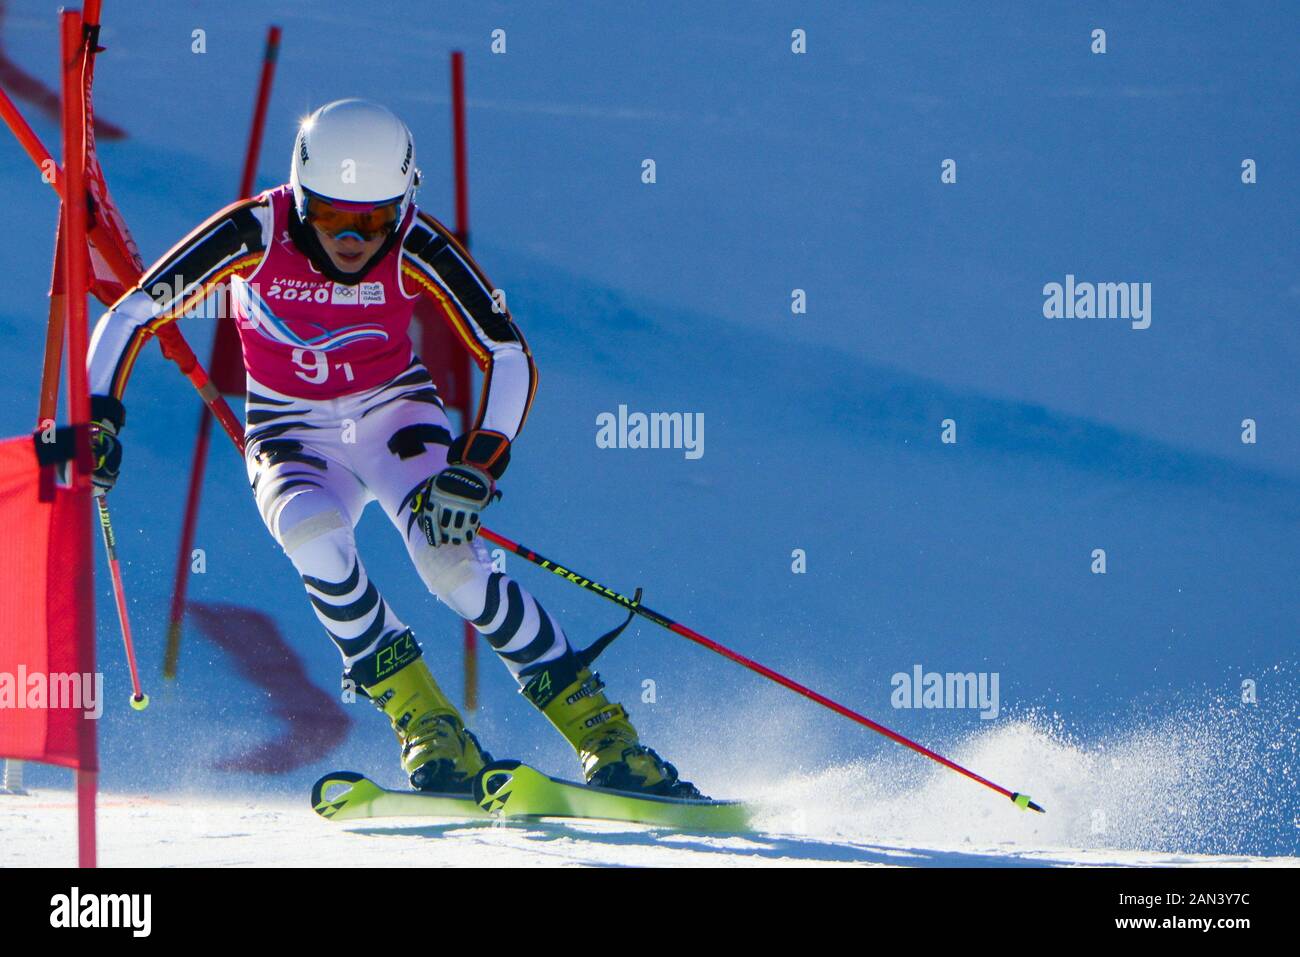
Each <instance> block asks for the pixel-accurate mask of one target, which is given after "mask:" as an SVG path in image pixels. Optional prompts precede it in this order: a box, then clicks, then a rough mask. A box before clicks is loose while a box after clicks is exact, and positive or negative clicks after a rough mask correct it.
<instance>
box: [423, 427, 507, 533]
mask: <svg viewBox="0 0 1300 957" xmlns="http://www.w3.org/2000/svg"><path fill="white" fill-rule="evenodd" d="M509 461H510V440H509V439H507V438H506V437H505V436H504V435H502V434H501V433H500V432H490V431H487V430H485V429H474V430H471V431H470V432H467V433H465V434H464V435H462V436H461V437H460V438H458V439H456V441H454V442H452V444H451V447H450V448H449V449H448V450H447V463H448V464H447V467H446V468H445V469H443V470H442V471H441V472H439V473H438V474H437V475H435V476H433V477H432V478H430V479H429V480H428V481H427V482H425V483H424V485H422V486H421V487H420V489H419V491H418V492H416V495H415V499H414V500H413V501H412V502H411V509H412V510H413V511H414V512H415V513H416V516H417V520H418V521H419V523H420V528H421V529H422V530H423V531H424V537H425V538H426V539H428V541H429V544H430V545H432V546H434V547H435V548H436V547H437V546H439V545H461V544H464V543H465V542H472V541H473V540H474V536H475V535H477V534H478V530H479V513H480V512H482V511H483V509H485V508H487V507H488V506H489V505H490V504H492V502H493V501H494V500H495V499H498V498H500V497H501V493H500V492H499V491H497V487H496V479H498V478H500V477H501V475H502V473H504V472H505V470H506V465H507V463H509Z"/></svg>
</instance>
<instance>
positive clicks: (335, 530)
mask: <svg viewBox="0 0 1300 957" xmlns="http://www.w3.org/2000/svg"><path fill="white" fill-rule="evenodd" d="M278 537H279V542H280V547H281V548H283V549H284V553H285V554H286V555H288V556H289V560H290V561H292V562H293V564H294V567H295V568H297V569H298V572H299V574H303V575H311V576H313V577H315V578H324V579H326V580H331V581H332V580H337V579H340V578H342V577H343V576H345V575H347V574H348V572H350V571H351V569H352V562H353V560H354V558H355V556H356V551H357V545H356V537H355V536H354V534H353V532H352V526H351V524H350V523H348V522H347V521H346V520H345V519H344V518H343V515H342V513H341V512H339V511H338V510H337V509H327V510H326V511H323V512H317V513H315V514H314V515H309V516H307V517H306V518H303V519H301V520H299V521H297V522H295V523H294V524H293V525H290V526H288V527H287V528H286V527H284V526H283V525H282V526H281V527H280V534H279V536H278Z"/></svg>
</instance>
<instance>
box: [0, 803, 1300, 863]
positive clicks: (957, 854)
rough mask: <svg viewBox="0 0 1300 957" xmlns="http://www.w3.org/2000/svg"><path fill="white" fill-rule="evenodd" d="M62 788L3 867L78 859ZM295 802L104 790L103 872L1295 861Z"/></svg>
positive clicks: (7, 816) (26, 824)
mask: <svg viewBox="0 0 1300 957" xmlns="http://www.w3.org/2000/svg"><path fill="white" fill-rule="evenodd" d="M75 807H76V806H75V803H74V802H73V800H72V796H71V794H70V793H69V792H64V791H44V790H42V791H38V792H33V793H31V794H29V795H27V796H26V797H22V798H5V799H4V800H2V801H0V831H3V832H4V833H6V834H7V835H8V834H14V835H18V834H21V835H22V838H21V840H20V841H18V842H16V843H9V842H6V843H5V844H4V845H0V867H42V866H49V865H50V862H51V861H58V860H64V861H67V860H75V859H76V836H75V830H74V828H73V827H72V826H70V822H72V821H74V820H75V817H76V809H75ZM305 808H306V801H297V802H294V801H290V800H288V799H278V800H261V801H251V800H249V801H239V800H222V801H217V800H212V799H211V798H208V797H205V796H203V795H194V794H183V793H174V794H168V795H165V796H162V797H147V796H143V795H134V794H129V793H120V794H114V795H112V796H110V797H108V798H106V799H104V800H103V801H101V802H100V805H99V821H100V828H101V834H102V835H103V837H102V839H101V841H100V845H99V863H100V866H101V867H126V866H132V867H178V866H183V867H435V866H436V867H573V866H642V867H1069V866H1089V867H1099V866H1117V867H1259V866H1263V867H1297V866H1300V858H1283V857H1251V856H1246V855H1210V854H1170V853H1161V852H1157V851H1127V850H1119V849H1110V850H1106V849H1089V848H1079V847H1070V846H1053V845H1051V844H1050V843H1044V844H1041V845H1038V844H1025V843H1018V842H1014V841H1002V842H991V841H986V840H975V839H972V838H970V837H967V838H965V839H961V840H953V839H952V838H949V839H948V840H946V841H937V842H935V843H933V844H926V843H919V842H907V841H897V840H890V839H875V840H866V839H863V838H855V837H848V836H835V835H829V836H826V837H808V836H805V835H802V834H799V833H788V832H784V833H783V832H781V831H779V830H775V829H773V830H763V831H757V832H755V833H753V834H746V835H718V834H704V833H699V832H680V831H671V830H665V829H661V828H652V827H641V826H638V825H630V824H621V823H614V822H610V821H573V820H560V819H555V818H551V819H544V820H540V821H526V822H525V821H517V820H516V821H473V822H469V821H463V820H460V821H457V820H452V819H448V818H428V819H423V818H388V819H383V820H380V819H375V820H372V821H348V822H344V823H331V822H329V821H325V820H323V819H322V818H319V817H317V816H316V815H315V814H313V813H311V812H306V813H304V810H305Z"/></svg>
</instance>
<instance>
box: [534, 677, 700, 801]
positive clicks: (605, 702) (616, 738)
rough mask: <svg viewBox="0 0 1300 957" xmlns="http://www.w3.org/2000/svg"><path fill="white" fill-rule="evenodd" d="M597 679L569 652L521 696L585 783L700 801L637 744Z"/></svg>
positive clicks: (692, 789)
mask: <svg viewBox="0 0 1300 957" xmlns="http://www.w3.org/2000/svg"><path fill="white" fill-rule="evenodd" d="M604 687H605V684H604V682H602V681H601V680H600V675H597V674H594V673H592V671H591V669H590V668H588V667H587V666H585V665H580V664H579V663H578V662H577V660H576V659H575V658H574V656H573V655H572V654H567V655H565V656H564V657H563V658H560V659H557V660H556V661H554V662H550V663H548V664H547V665H546V666H544V667H543V668H542V669H541V670H539V671H537V672H536V673H534V674H533V675H531V676H530V677H529V678H528V680H527V683H526V684H525V685H524V687H523V689H522V691H521V693H522V694H523V696H524V697H525V698H527V699H528V700H529V701H531V702H532V703H533V704H534V705H535V706H536V707H537V709H538V710H539V711H541V712H542V714H544V715H545V716H546V719H547V720H548V721H550V722H551V724H553V725H555V727H556V729H557V730H558V731H559V732H560V734H562V735H564V737H565V740H567V741H568V742H569V744H571V745H573V749H574V750H575V751H577V752H578V760H579V761H581V762H582V771H583V774H584V775H585V776H586V779H587V783H588V784H590V785H592V786H593V787H601V788H610V789H613V790H616V791H638V792H643V793H648V794H655V795H659V796H662V797H672V798H695V799H700V798H703V797H704V795H702V794H701V793H700V792H699V790H698V789H697V788H696V787H695V785H693V784H691V783H690V782H689V781H682V780H680V779H679V778H678V776H677V769H676V768H675V767H673V766H672V765H671V764H669V763H668V762H667V761H665V760H663V758H661V757H659V755H658V754H656V753H655V752H654V751H653V750H651V749H650V748H647V747H646V746H645V745H643V744H641V742H640V739H639V738H638V737H637V733H636V728H634V727H632V722H631V721H630V720H628V716H627V711H626V710H624V708H623V706H622V705H621V704H617V703H614V702H611V701H610V700H609V699H608V698H606V697H605V694H604Z"/></svg>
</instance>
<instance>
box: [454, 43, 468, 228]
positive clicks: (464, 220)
mask: <svg viewBox="0 0 1300 957" xmlns="http://www.w3.org/2000/svg"><path fill="white" fill-rule="evenodd" d="M451 133H452V139H451V142H452V149H453V150H454V151H455V161H454V162H455V168H456V238H457V239H458V240H460V244H461V245H462V246H464V247H465V248H466V249H469V161H468V160H467V159H466V154H467V150H466V146H465V54H464V53H462V52H461V51H460V50H456V51H454V52H453V53H452V55H451Z"/></svg>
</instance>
